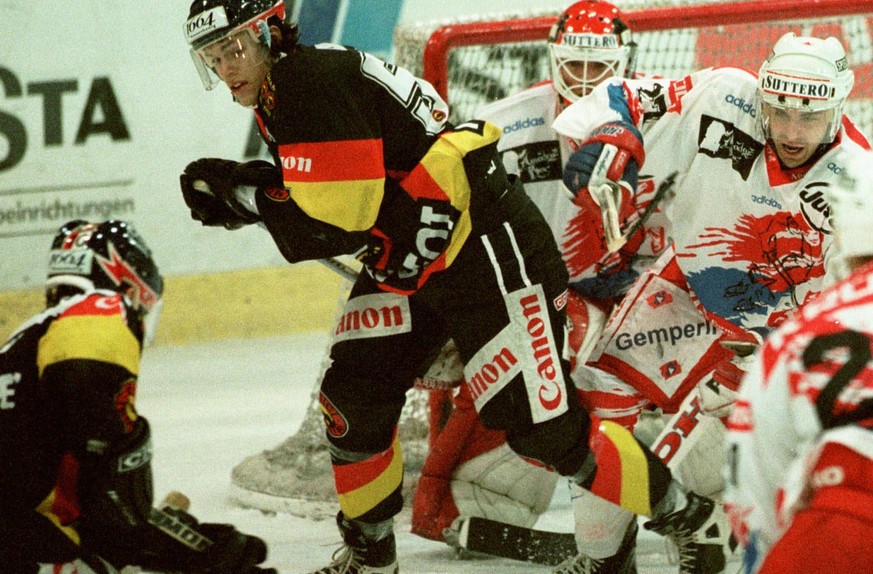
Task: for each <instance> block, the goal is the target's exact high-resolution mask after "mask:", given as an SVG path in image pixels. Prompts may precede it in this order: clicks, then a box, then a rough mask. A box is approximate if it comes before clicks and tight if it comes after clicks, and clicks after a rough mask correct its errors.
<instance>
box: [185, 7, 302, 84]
mask: <svg viewBox="0 0 873 574" xmlns="http://www.w3.org/2000/svg"><path fill="white" fill-rule="evenodd" d="M272 17H275V18H276V19H277V21H279V22H283V21H284V20H285V2H284V0H194V2H192V4H191V9H190V11H189V13H188V20H187V21H186V22H185V39H186V40H187V41H188V44H189V45H190V46H191V59H192V60H193V61H194V66H195V67H196V68H197V73H198V74H199V75H200V80H201V81H202V82H203V86H204V87H205V88H206V89H207V90H211V89H212V88H214V87H215V86H216V84H218V82H219V81H220V79H219V77H218V74H217V73H216V58H218V57H221V58H229V59H231V60H233V61H235V62H238V63H239V64H241V65H246V66H257V65H259V64H261V63H263V62H264V61H265V60H266V59H267V57H268V56H269V54H270V46H271V43H272V40H271V37H270V25H269V23H268V20H270V18H272ZM210 48H211V49H210ZM219 55H220V56H219Z"/></svg>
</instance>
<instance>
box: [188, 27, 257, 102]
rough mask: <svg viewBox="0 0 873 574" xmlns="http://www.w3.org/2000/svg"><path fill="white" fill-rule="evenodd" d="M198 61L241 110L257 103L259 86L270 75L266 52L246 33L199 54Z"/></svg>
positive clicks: (233, 36)
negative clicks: (219, 82)
mask: <svg viewBox="0 0 873 574" xmlns="http://www.w3.org/2000/svg"><path fill="white" fill-rule="evenodd" d="M200 55H201V58H203V61H204V62H205V63H206V65H208V66H209V67H210V68H211V69H212V70H213V71H214V72H215V73H216V74H217V75H218V77H219V78H220V79H221V81H222V82H224V83H225V85H226V86H227V87H228V89H230V93H231V94H232V95H233V98H234V99H235V100H236V101H237V102H239V103H240V104H241V105H243V106H254V105H256V104H257V103H258V93H259V92H260V90H261V82H263V81H264V78H265V77H266V76H267V72H269V71H270V66H271V65H272V61H271V60H270V57H269V49H268V48H267V47H266V46H265V45H264V44H263V43H261V42H259V41H258V40H257V39H256V38H255V37H254V35H252V33H251V32H250V31H248V30H244V31H242V32H238V33H236V34H233V35H231V36H228V37H227V38H224V39H223V40H219V41H217V42H215V43H214V44H211V45H209V46H207V47H205V48H203V50H201V51H200Z"/></svg>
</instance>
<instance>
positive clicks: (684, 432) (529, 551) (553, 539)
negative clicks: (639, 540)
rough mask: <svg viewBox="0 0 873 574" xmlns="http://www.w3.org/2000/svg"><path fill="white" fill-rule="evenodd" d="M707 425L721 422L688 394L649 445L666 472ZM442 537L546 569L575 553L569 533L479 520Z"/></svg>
mask: <svg viewBox="0 0 873 574" xmlns="http://www.w3.org/2000/svg"><path fill="white" fill-rule="evenodd" d="M710 424H717V425H721V424H722V422H721V421H720V420H719V419H717V418H715V417H711V416H708V415H705V414H704V413H703V412H702V411H701V410H700V401H699V399H698V397H697V393H694V392H690V393H688V395H687V396H686V397H685V400H684V401H682V404H681V406H680V407H679V409H678V411H677V412H676V414H675V415H673V416H672V417H671V418H670V420H669V421H668V422H667V424H666V425H665V426H664V429H663V430H662V431H661V433H660V434H659V435H658V437H657V438H656V439H655V441H654V442H653V443H652V447H651V450H652V452H653V453H654V454H655V455H657V456H658V457H659V458H660V459H661V460H662V461H663V462H664V464H666V465H667V468H669V469H670V470H675V469H676V468H677V467H678V466H679V464H680V463H681V462H682V460H684V458H685V457H686V456H687V455H688V453H689V451H690V450H691V448H692V447H693V446H694V445H695V444H696V443H697V441H698V440H699V439H700V437H701V436H703V434H704V432H705V431H704V430H703V429H704V427H705V426H706V425H710ZM444 535H445V536H446V542H447V543H448V544H449V545H450V546H453V547H455V548H456V549H459V550H461V549H462V550H467V551H469V552H477V553H480V554H488V555H491V556H498V557H501V558H508V559H510V560H519V561H522V562H533V563H536V564H547V565H550V566H555V565H557V564H560V563H561V562H563V561H564V560H566V559H568V558H571V557H573V556H576V554H577V553H578V550H577V547H576V537H575V535H574V534H573V533H570V532H552V531H549V530H537V529H535V528H525V527H523V526H516V525H513V524H506V523H503V522H498V521H496V520H489V519H487V518H482V517H479V516H472V517H469V518H464V519H463V520H462V521H461V524H460V527H459V528H458V529H457V530H455V529H454V528H453V529H451V530H447V532H446V533H444Z"/></svg>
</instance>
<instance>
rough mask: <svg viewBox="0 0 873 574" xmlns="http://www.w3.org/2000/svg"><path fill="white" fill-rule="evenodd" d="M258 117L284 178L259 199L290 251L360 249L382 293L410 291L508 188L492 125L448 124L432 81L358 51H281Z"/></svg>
mask: <svg viewBox="0 0 873 574" xmlns="http://www.w3.org/2000/svg"><path fill="white" fill-rule="evenodd" d="M256 117H257V119H258V122H259V125H260V128H261V133H262V135H263V137H264V139H265V141H266V142H267V144H268V147H269V149H270V151H271V153H272V155H273V158H274V160H275V162H276V164H277V165H278V166H279V168H280V169H281V172H282V178H283V181H284V188H282V189H273V190H267V191H266V192H263V193H259V194H258V195H257V200H256V201H257V206H258V210H259V212H260V214H261V217H262V218H263V220H264V223H265V225H266V227H267V229H268V230H269V231H270V233H271V234H272V236H273V238H274V240H275V241H276V243H277V245H278V246H279V248H280V250H281V251H282V253H283V255H284V256H285V257H286V258H287V259H288V260H289V261H292V262H294V261H300V260H305V259H315V258H321V257H326V256H332V255H337V254H341V253H351V252H355V251H358V250H361V249H363V255H362V256H361V258H362V260H363V262H364V264H365V266H366V267H367V269H368V271H369V272H370V274H371V275H372V276H373V277H374V278H376V279H377V280H378V281H380V282H381V285H382V287H383V288H384V289H386V290H391V291H395V292H400V293H411V292H414V291H415V290H417V289H418V288H419V287H420V286H421V285H422V284H423V283H424V282H425V281H426V280H427V277H428V276H429V275H430V274H432V273H433V272H435V271H439V270H442V269H445V268H446V267H448V266H449V265H451V264H452V261H453V260H454V259H455V257H456V256H457V254H458V252H459V251H460V249H461V247H462V246H463V244H464V242H465V241H466V239H467V237H468V236H469V235H470V232H471V228H472V226H473V225H474V224H475V219H476V212H477V203H479V202H481V203H488V202H492V201H494V200H496V199H497V198H498V197H499V196H500V195H501V194H502V193H503V192H504V191H505V189H506V187H507V184H506V177H505V173H504V172H503V171H502V169H503V168H502V165H499V162H497V161H494V157H495V155H494V154H495V151H494V150H495V147H496V142H497V140H498V138H499V135H500V130H499V129H498V128H497V127H496V126H494V125H492V124H488V123H485V122H471V123H468V124H463V125H461V126H457V127H454V128H452V127H451V126H449V125H447V123H446V120H447V117H448V107H447V105H446V104H445V102H443V100H442V99H441V98H440V96H439V95H438V94H437V92H436V91H435V90H434V88H433V87H432V86H431V85H430V84H429V83H427V82H425V81H423V80H420V79H418V78H416V77H414V76H413V75H412V74H410V73H409V72H408V71H406V70H404V69H403V68H399V67H396V66H393V65H390V64H387V63H385V62H382V61H381V60H379V59H378V58H375V57H374V56H372V55H370V54H367V53H364V52H360V51H357V50H354V49H350V48H344V47H341V46H335V45H320V46H317V47H309V46H306V47H299V48H298V49H297V50H295V52H294V53H292V54H290V55H289V56H286V57H284V58H282V59H281V60H279V61H278V62H277V63H276V64H275V65H274V66H273V68H272V70H271V72H270V74H269V75H268V76H267V78H266V80H265V81H264V83H263V85H262V87H261V93H260V97H259V104H258V107H257V110H256Z"/></svg>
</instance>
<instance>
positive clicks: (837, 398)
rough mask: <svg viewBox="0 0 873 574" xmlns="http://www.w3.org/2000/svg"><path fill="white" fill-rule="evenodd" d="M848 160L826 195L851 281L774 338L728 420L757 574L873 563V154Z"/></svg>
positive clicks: (840, 569)
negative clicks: (872, 236) (872, 230)
mask: <svg viewBox="0 0 873 574" xmlns="http://www.w3.org/2000/svg"><path fill="white" fill-rule="evenodd" d="M841 165H842V166H843V167H845V168H846V170H845V171H844V172H843V174H844V176H845V177H844V178H840V179H841V181H840V182H838V184H837V185H831V186H830V187H829V188H828V197H829V206H830V208H831V213H832V217H833V222H834V235H835V248H836V251H837V253H838V254H839V255H840V257H841V258H843V259H844V261H845V266H846V268H847V269H848V273H847V275H848V276H846V277H844V278H843V279H842V280H841V281H840V282H839V283H837V284H836V285H833V286H831V287H830V288H828V289H827V290H826V291H824V292H822V293H821V294H820V295H819V297H818V298H816V299H815V300H814V301H812V302H810V303H807V304H806V305H804V306H803V307H801V308H800V310H799V311H798V312H797V313H796V314H795V315H794V316H793V317H792V318H791V319H790V320H788V321H786V322H785V323H783V324H782V325H781V326H780V327H779V328H778V329H777V330H776V331H775V332H773V333H772V334H771V335H770V336H769V337H768V338H767V340H766V341H765V342H764V345H763V347H762V348H761V350H760V352H759V353H758V354H757V355H756V356H755V358H754V362H753V363H752V365H751V367H750V368H749V371H748V373H747V375H746V376H745V377H744V379H743V382H742V386H741V387H740V392H739V397H738V398H737V403H736V406H735V407H734V410H733V412H732V413H731V416H730V418H729V420H728V444H729V449H728V452H729V453H730V457H729V465H728V466H727V467H726V469H725V470H726V477H727V481H726V483H727V486H726V492H725V500H726V501H727V503H728V512H729V515H730V516H731V522H732V526H734V532H735V534H736V535H737V538H738V539H739V540H740V541H741V542H742V544H743V545H744V546H745V548H746V552H745V572H747V573H750V574H751V573H753V572H758V573H759V574H777V573H781V572H798V573H810V574H811V573H813V572H834V573H840V574H848V573H850V572H857V571H858V569H859V565H861V564H870V563H871V561H873V545H871V544H870V541H871V540H873V380H871V378H870V376H869V373H870V369H871V368H873V363H871V349H873V290H871V286H873V243H871V242H870V226H871V225H873V155H870V154H865V157H863V158H859V159H858V160H857V161H856V162H853V163H852V164H848V165H845V164H841ZM862 569H863V568H862Z"/></svg>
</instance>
